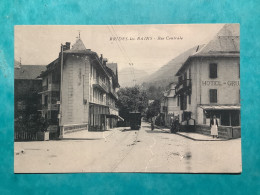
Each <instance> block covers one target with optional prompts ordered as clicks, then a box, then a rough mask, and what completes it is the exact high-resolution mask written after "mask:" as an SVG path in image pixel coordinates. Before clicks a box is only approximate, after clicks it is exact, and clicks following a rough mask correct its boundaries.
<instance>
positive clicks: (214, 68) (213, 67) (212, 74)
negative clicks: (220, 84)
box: [209, 63, 218, 79]
mask: <svg viewBox="0 0 260 195" xmlns="http://www.w3.org/2000/svg"><path fill="white" fill-rule="evenodd" d="M217 77H218V65H217V64H215V63H212V64H209V78H212V79H215V78H217Z"/></svg>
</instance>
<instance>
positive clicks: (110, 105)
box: [106, 102, 118, 111]
mask: <svg viewBox="0 0 260 195" xmlns="http://www.w3.org/2000/svg"><path fill="white" fill-rule="evenodd" d="M106 105H107V106H108V107H109V108H111V109H113V110H116V111H118V108H117V107H115V105H113V104H111V103H109V102H107V103H106Z"/></svg>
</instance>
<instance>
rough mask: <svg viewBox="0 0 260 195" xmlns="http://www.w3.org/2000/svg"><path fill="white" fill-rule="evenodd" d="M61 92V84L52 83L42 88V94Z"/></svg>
mask: <svg viewBox="0 0 260 195" xmlns="http://www.w3.org/2000/svg"><path fill="white" fill-rule="evenodd" d="M59 90H60V85H59V84H54V83H51V84H49V85H45V86H42V92H47V91H59Z"/></svg>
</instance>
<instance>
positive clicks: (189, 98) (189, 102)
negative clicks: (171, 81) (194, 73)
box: [189, 95, 191, 104]
mask: <svg viewBox="0 0 260 195" xmlns="http://www.w3.org/2000/svg"><path fill="white" fill-rule="evenodd" d="M189 104H191V95H189Z"/></svg>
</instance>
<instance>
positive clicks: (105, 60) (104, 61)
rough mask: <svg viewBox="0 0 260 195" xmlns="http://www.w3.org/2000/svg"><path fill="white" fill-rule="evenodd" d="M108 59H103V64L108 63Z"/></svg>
mask: <svg viewBox="0 0 260 195" xmlns="http://www.w3.org/2000/svg"><path fill="white" fill-rule="evenodd" d="M107 61H108V60H107V58H104V60H103V65H104V66H106V65H107Z"/></svg>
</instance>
